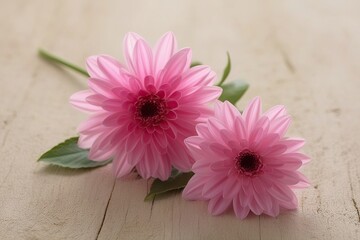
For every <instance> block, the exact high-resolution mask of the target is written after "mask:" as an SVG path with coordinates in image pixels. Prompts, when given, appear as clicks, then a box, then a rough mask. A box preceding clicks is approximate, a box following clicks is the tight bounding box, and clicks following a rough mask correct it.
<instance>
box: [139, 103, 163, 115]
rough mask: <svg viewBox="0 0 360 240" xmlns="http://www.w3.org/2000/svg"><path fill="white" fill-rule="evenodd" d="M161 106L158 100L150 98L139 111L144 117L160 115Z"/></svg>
mask: <svg viewBox="0 0 360 240" xmlns="http://www.w3.org/2000/svg"><path fill="white" fill-rule="evenodd" d="M160 108H161V106H160V104H159V103H158V102H157V101H154V100H149V101H145V102H144V103H143V104H142V105H141V106H140V109H139V113H140V116H141V117H142V118H149V117H154V116H156V115H158V113H159V111H160Z"/></svg>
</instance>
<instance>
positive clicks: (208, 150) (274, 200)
mask: <svg viewBox="0 0 360 240" xmlns="http://www.w3.org/2000/svg"><path fill="white" fill-rule="evenodd" d="M289 124H290V116H289V115H287V114H286V112H285V108H284V107H283V106H275V107H273V108H271V109H270V110H269V111H267V112H266V113H264V114H262V113H261V101H260V98H255V99H254V100H252V101H251V102H250V104H249V105H248V106H247V107H246V109H245V110H244V112H243V114H240V112H239V111H238V110H237V109H236V108H235V107H234V106H233V105H231V104H230V103H229V102H225V103H221V102H217V104H216V106H215V116H214V117H211V118H209V119H208V121H207V122H206V123H201V124H198V125H197V127H196V130H197V133H198V134H197V136H193V137H189V138H187V139H186V140H185V143H186V145H187V146H188V148H189V150H190V152H191V153H192V155H193V157H194V159H195V163H194V165H193V168H192V170H193V171H194V173H195V175H194V176H193V177H192V178H191V179H190V181H189V183H188V184H187V186H186V188H185V189H184V191H183V197H184V198H186V199H189V200H206V201H207V200H208V201H209V205H208V210H209V212H210V213H211V214H213V215H218V214H221V213H223V212H224V211H225V210H227V209H228V208H231V207H232V209H233V210H234V212H235V214H236V216H237V217H238V218H240V219H243V218H245V217H246V216H247V215H248V214H249V212H250V211H252V212H253V213H255V214H256V215H260V214H262V213H265V214H268V215H270V216H277V215H278V214H279V211H280V209H282V208H283V209H294V208H296V207H297V198H296V196H295V194H294V193H293V191H292V189H293V188H304V187H307V186H308V182H307V180H306V178H305V177H304V176H303V175H302V174H301V173H300V172H299V171H298V169H299V168H300V167H301V166H302V164H303V163H305V162H307V161H309V158H308V157H307V156H305V155H304V154H302V153H300V152H299V149H300V148H301V147H302V146H303V145H304V140H302V139H297V138H285V137H284V134H285V132H286V130H287V129H288V126H289Z"/></svg>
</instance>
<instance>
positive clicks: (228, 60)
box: [218, 52, 231, 86]
mask: <svg viewBox="0 0 360 240" xmlns="http://www.w3.org/2000/svg"><path fill="white" fill-rule="evenodd" d="M226 54H227V64H226V67H225V69H224V72H223V75H222V77H221V80H220V82H219V84H218V86H221V85H222V84H223V83H224V82H225V80H226V79H227V77H228V76H229V74H230V71H231V59H230V54H229V52H226Z"/></svg>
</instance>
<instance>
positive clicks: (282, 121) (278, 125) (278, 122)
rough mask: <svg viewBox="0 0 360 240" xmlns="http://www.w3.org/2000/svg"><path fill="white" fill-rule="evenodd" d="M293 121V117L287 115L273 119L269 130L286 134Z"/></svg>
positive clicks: (281, 134)
mask: <svg viewBox="0 0 360 240" xmlns="http://www.w3.org/2000/svg"><path fill="white" fill-rule="evenodd" d="M290 123H291V118H290V117H289V116H287V115H285V116H282V117H279V118H277V119H274V120H272V122H271V125H270V129H269V132H272V133H277V134H279V135H280V136H284V135H285V133H286V131H287V129H288V128H289V126H290Z"/></svg>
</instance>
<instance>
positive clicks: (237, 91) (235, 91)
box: [219, 81, 249, 104]
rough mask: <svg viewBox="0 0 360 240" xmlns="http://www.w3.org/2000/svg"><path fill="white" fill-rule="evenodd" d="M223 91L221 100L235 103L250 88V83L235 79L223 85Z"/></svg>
mask: <svg viewBox="0 0 360 240" xmlns="http://www.w3.org/2000/svg"><path fill="white" fill-rule="evenodd" d="M221 87H222V89H223V92H222V94H221V96H220V98H219V100H220V101H225V100H227V101H229V102H231V103H232V104H235V103H236V102H237V101H239V99H240V98H241V97H242V96H243V95H244V93H245V92H246V90H247V89H248V88H249V84H247V83H246V82H243V81H234V82H231V83H227V84H224V85H222V86H221Z"/></svg>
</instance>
